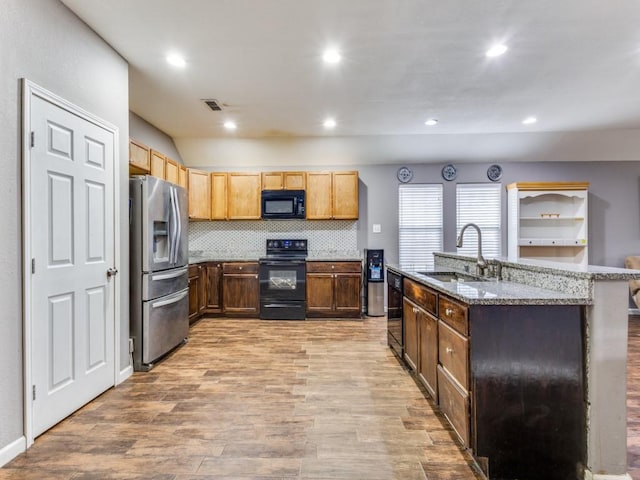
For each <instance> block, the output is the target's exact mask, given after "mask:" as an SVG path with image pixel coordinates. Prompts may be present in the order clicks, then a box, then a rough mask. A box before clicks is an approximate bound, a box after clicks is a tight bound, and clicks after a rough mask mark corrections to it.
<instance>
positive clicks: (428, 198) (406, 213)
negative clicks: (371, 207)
mask: <svg viewBox="0 0 640 480" xmlns="http://www.w3.org/2000/svg"><path fill="white" fill-rule="evenodd" d="M398 205H399V212H398V231H399V233H400V238H399V249H400V265H402V266H404V267H413V268H417V269H425V270H428V269H433V252H440V251H442V185H440V184H411V185H399V186H398Z"/></svg>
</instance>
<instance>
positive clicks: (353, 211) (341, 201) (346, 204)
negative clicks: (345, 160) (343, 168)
mask: <svg viewBox="0 0 640 480" xmlns="http://www.w3.org/2000/svg"><path fill="white" fill-rule="evenodd" d="M332 210H333V218H335V219H343V220H351V219H353V220H357V218H358V172H333V187H332Z"/></svg>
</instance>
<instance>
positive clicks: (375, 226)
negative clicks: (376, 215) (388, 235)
mask: <svg viewBox="0 0 640 480" xmlns="http://www.w3.org/2000/svg"><path fill="white" fill-rule="evenodd" d="M381 231H382V228H381V227H380V224H379V223H374V224H373V233H380V232H381Z"/></svg>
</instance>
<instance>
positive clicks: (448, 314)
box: [444, 308, 453, 317]
mask: <svg viewBox="0 0 640 480" xmlns="http://www.w3.org/2000/svg"><path fill="white" fill-rule="evenodd" d="M444 313H445V315H446V316H447V317H448V316H450V315H451V314H452V313H453V310H452V309H451V308H445V309H444Z"/></svg>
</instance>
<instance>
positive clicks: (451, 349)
mask: <svg viewBox="0 0 640 480" xmlns="http://www.w3.org/2000/svg"><path fill="white" fill-rule="evenodd" d="M444 350H445V352H447V353H448V354H449V355H453V348H451V347H447V348H445V349H444Z"/></svg>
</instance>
